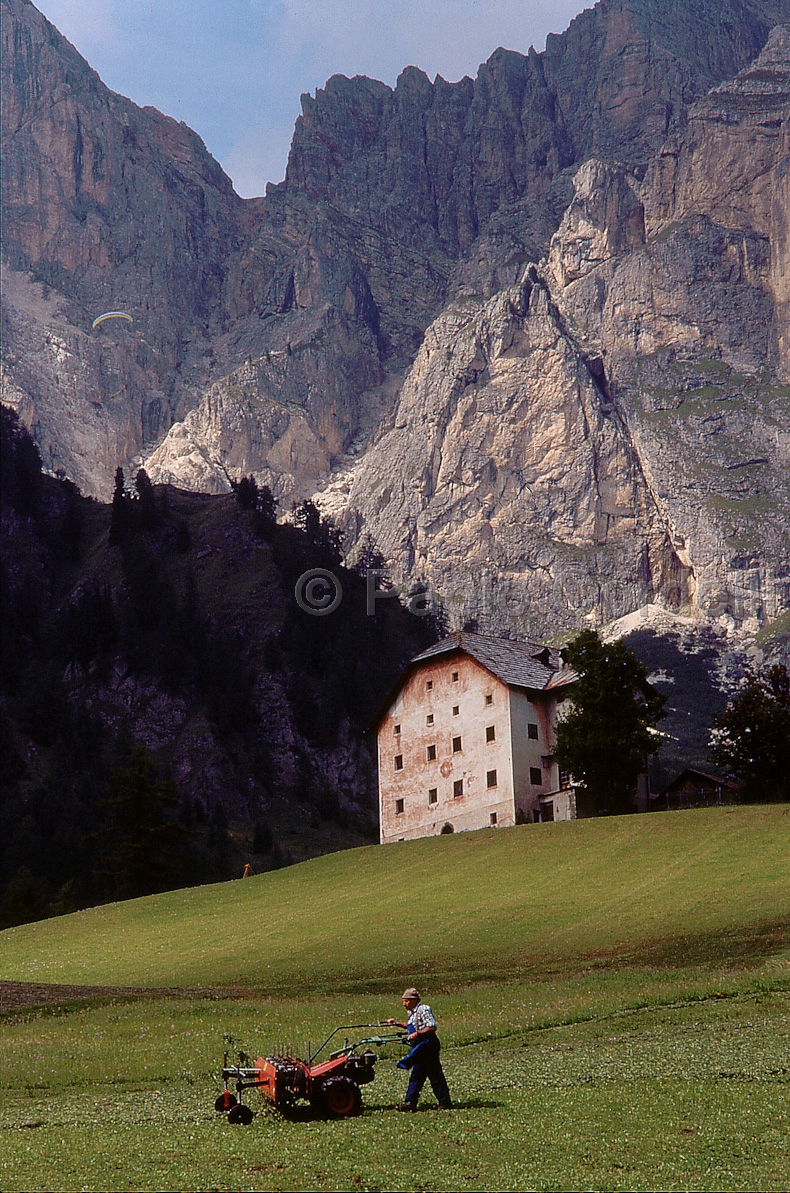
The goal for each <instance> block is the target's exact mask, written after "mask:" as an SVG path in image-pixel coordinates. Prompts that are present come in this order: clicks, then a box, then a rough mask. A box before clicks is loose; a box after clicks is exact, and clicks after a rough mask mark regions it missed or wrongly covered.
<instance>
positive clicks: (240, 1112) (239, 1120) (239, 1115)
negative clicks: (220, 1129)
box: [228, 1105, 254, 1127]
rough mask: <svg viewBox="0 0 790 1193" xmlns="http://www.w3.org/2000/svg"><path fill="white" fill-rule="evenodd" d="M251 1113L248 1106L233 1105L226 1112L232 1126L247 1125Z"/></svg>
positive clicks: (251, 1117) (250, 1119) (250, 1118)
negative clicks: (228, 1111)
mask: <svg viewBox="0 0 790 1193" xmlns="http://www.w3.org/2000/svg"><path fill="white" fill-rule="evenodd" d="M253 1117H254V1116H253V1113H252V1111H251V1110H250V1108H249V1106H240V1105H239V1106H234V1107H233V1108H232V1109H231V1111H230V1113H229V1114H228V1122H229V1123H232V1124H233V1126H234V1127H249V1125H250V1123H251V1122H252V1120H253Z"/></svg>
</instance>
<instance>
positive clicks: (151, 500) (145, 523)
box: [134, 468, 159, 530]
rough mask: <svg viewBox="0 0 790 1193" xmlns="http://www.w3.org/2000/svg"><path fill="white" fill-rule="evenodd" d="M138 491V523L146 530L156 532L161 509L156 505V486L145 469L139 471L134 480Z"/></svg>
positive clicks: (136, 512)
mask: <svg viewBox="0 0 790 1193" xmlns="http://www.w3.org/2000/svg"><path fill="white" fill-rule="evenodd" d="M134 487H135V489H136V490H137V501H138V507H137V509H136V510H135V514H136V521H137V524H138V525H139V526H142V528H143V529H144V530H154V529H155V528H156V527H157V526H158V525H159V508H158V506H157V503H156V494H155V493H154V486H153V485H152V484H151V481H150V479H149V476H148V473H147V472H146V471H145V469H144V468H140V469H138V472H137V476H136V477H135V478H134Z"/></svg>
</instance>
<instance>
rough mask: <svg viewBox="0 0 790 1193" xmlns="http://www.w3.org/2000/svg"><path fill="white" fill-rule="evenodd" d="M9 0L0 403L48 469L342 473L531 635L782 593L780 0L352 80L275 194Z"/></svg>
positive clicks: (502, 617)
mask: <svg viewBox="0 0 790 1193" xmlns="http://www.w3.org/2000/svg"><path fill="white" fill-rule="evenodd" d="M3 17H4V21H3V37H4V64H5V65H6V70H7V74H8V78H7V79H6V80H5V85H4V89H3V104H4V119H3V136H4V169H5V188H6V189H5V197H4V202H5V210H6V215H5V224H4V262H5V265H6V267H7V270H8V272H7V274H6V278H7V280H6V281H5V284H4V288H3V335H4V346H5V361H4V372H3V398H4V400H5V401H8V402H10V404H12V405H14V406H15V407H16V408H17V409H18V410H19V411H20V413H21V415H22V417H23V419H24V421H25V422H26V423H27V424H28V425H29V426H30V427H31V429H32V431H33V433H34V435H35V437H36V439H37V442H38V443H39V446H40V449H41V451H42V455H43V458H44V460H45V463H46V464H47V466H48V467H50V468H51V469H52V470H53V471H54V470H56V469H57V468H63V469H65V471H66V472H67V473H68V475H70V476H71V477H72V478H73V479H75V480H76V481H77V482H78V483H79V484H80V485H81V487H82V488H83V489H84V490H85V491H86V492H89V493H93V494H97V495H100V496H105V497H106V496H108V494H109V491H110V487H111V484H112V476H113V472H114V469H115V467H116V466H117V465H118V464H127V463H128V464H134V463H139V462H141V461H144V462H145V465H146V468H147V469H148V470H149V472H150V474H151V476H152V479H153V480H155V481H167V482H170V483H173V484H176V485H180V486H182V487H185V488H191V489H196V490H202V491H206V490H208V491H212V492H220V491H223V490H226V489H227V488H228V487H229V485H230V481H231V480H232V479H235V478H237V477H239V476H241V475H244V474H253V475H255V476H256V478H257V479H258V480H259V482H262V483H266V484H268V485H270V487H271V488H272V489H273V491H274V492H275V494H276V495H277V496H278V497H279V498H280V500H281V502H282V504H283V505H284V506H287V505H288V503H289V502H290V501H291V500H295V499H300V498H302V497H306V496H310V495H313V494H316V495H317V496H316V499H317V500H318V501H319V502H320V503H321V504H322V505H323V506H324V508H325V509H327V510H330V511H331V512H333V513H334V514H335V515H336V516H337V517H338V518H340V519H341V520H342V522H343V525H344V527H345V528H346V530H347V532H348V542H349V545H351V546H352V547H353V546H354V544H355V542H356V541H357V540H358V538H359V537H360V536H361V535H362V534H363V533H364V532H369V533H370V534H371V535H372V537H373V538H374V539H375V540H376V541H377V543H378V545H379V547H380V548H381V549H382V550H383V551H384V552H385V553H386V554H387V555H388V556H389V558H390V559H391V561H392V565H393V569H394V571H395V572H396V573H397V575H398V577H399V578H400V579H402V580H404V581H414V580H418V579H421V580H427V581H430V582H432V583H433V584H434V585H435V586H436V588H437V591H439V593H440V595H442V596H443V597H444V598H445V600H446V601H447V602H448V607H449V609H450V612H451V619H452V620H455V621H459V622H460V621H461V620H463V619H466V618H468V617H477V618H478V620H480V621H481V624H486V625H488V626H490V627H491V628H500V629H508V630H510V631H511V632H526V630H527V628H528V627H529V632H531V633H534V634H536V635H538V636H541V635H543V634H544V633H545V632H546V625H547V624H549V625H552V626H556V627H557V628H558V629H560V628H571V627H573V626H576V625H579V624H581V623H582V622H583V621H584V619H585V618H587V619H588V621H593V620H596V619H597V620H601V619H603V620H607V619H609V618H614V617H618V616H621V615H623V614H626V613H628V612H629V611H631V610H633V609H635V608H639V607H641V606H644V605H649V604H651V603H653V604H656V603H657V604H663V605H666V606H667V607H668V608H672V609H677V608H682V609H684V610H685V611H687V612H688V611H690V615H691V614H693V615H694V616H701V617H702V616H706V615H708V614H709V615H711V616H713V617H716V618H718V619H719V621H720V622H721V623H722V626H724V625H725V624H730V623H732V624H733V625H747V624H748V625H751V624H752V623H753V624H754V626H755V627H756V626H758V625H759V624H760V623H761V622H763V621H766V620H770V619H771V618H772V617H774V616H775V615H777V614H780V613H781V612H782V610H784V609H786V608H787V607H788V605H789V604H790V574H788V563H787V561H788V559H790V549H788V544H787V532H786V527H787V524H788V518H789V517H790V509H789V508H788V491H787V479H786V478H787V475H788V467H787V466H788V462H790V461H788V436H789V435H790V426H789V425H788V418H789V416H788V405H789V403H788V398H789V397H790V390H788V387H787V382H788V379H789V376H790V357H789V356H788V353H790V323H789V322H788V321H789V320H790V278H789V277H788V272H789V271H790V244H788V239H789V236H790V234H789V232H788V219H789V218H790V217H789V215H788V213H789V212H790V193H789V192H790V187H789V185H788V169H789V167H788V117H787V112H788V94H789V91H790V84H789V83H788V79H789V78H790V75H789V73H788V57H789V55H788V43H789V42H790V34H789V33H788V24H789V23H790V4H789V3H788V0H720V2H718V3H716V4H713V3H711V2H710V0H600V2H599V3H598V4H596V5H595V7H594V8H592V9H590V10H587V11H585V12H583V13H582V14H581V15H580V16H579V17H577V18H576V19H575V20H574V21H573V22H572V23H571V25H570V27H569V29H568V30H567V31H566V33H564V34H562V35H561V36H556V37H555V36H551V37H550V38H549V39H548V42H547V46H546V50H545V51H544V52H543V53H541V54H537V53H535V52H534V51H530V53H529V54H527V55H522V54H517V53H514V52H511V51H506V50H502V49H500V50H497V51H496V52H495V53H494V54H493V55H492V56H491V58H490V59H489V60H488V61H487V62H486V63H485V64H484V65H483V66H481V68H480V70H479V72H478V74H477V77H476V78H475V79H474V80H472V79H463V80H461V81H460V82H459V83H454V84H450V83H447V82H445V81H444V80H443V79H441V78H437V79H436V80H434V81H433V82H431V81H430V80H429V79H428V78H427V77H426V76H425V75H424V74H423V73H422V72H421V71H419V70H417V69H415V68H411V67H410V68H408V69H406V70H405V71H404V72H403V74H402V75H401V76H400V78H399V80H398V82H397V85H396V86H395V87H394V88H390V87H387V86H385V85H384V84H382V83H377V82H375V81H373V80H370V79H364V78H355V79H344V78H342V77H340V76H335V77H334V78H332V79H330V80H329V82H328V83H327V85H326V87H325V88H323V89H321V90H319V91H318V92H317V93H316V95H315V97H310V96H306V97H303V102H302V115H301V116H300V117H299V119H298V121H297V124H296V129H295V133H294V140H293V144H292V149H291V154H290V158H289V163H288V170H287V175H286V179H285V181H284V183H282V184H280V185H278V186H274V187H269V188H268V191H267V195H266V197H265V198H261V199H255V200H241V199H239V198H238V196H236V195H235V194H234V192H233V189H232V187H231V184H230V182H229V180H228V179H227V178H226V177H225V175H224V174H223V173H222V171H221V169H220V168H219V167H218V165H217V164H216V163H215V162H214V161H213V160H212V159H211V157H210V156H209V155H208V154H207V152H206V150H205V147H204V146H203V145H202V142H201V141H200V139H199V138H198V137H197V136H196V134H194V133H193V132H191V130H189V129H188V128H186V126H184V125H179V124H177V123H176V122H174V121H172V120H169V119H168V118H167V117H165V116H162V115H161V114H160V113H158V112H156V111H154V110H153V109H139V108H137V107H136V106H135V105H133V104H131V103H130V102H129V101H128V100H125V99H123V98H122V97H121V96H117V95H114V94H113V93H112V92H110V91H108V90H107V88H105V87H104V86H103V84H102V83H101V81H100V80H99V79H98V77H97V76H96V74H95V73H94V72H93V71H92V70H91V69H90V67H89V66H88V65H87V64H86V63H85V62H84V61H83V60H82V59H81V58H80V57H79V55H78V54H77V53H76V51H75V50H74V49H73V47H71V46H70V45H69V44H68V42H66V41H65V39H63V38H62V37H61V36H60V35H59V34H58V33H57V31H56V30H55V29H54V28H53V27H52V26H51V25H50V24H49V23H48V22H47V21H46V20H45V19H44V18H43V17H42V16H41V14H39V13H38V12H37V10H36V9H35V8H34V7H33V5H32V4H30V3H29V0H3ZM772 30H773V31H772ZM114 307H115V308H117V307H120V308H121V309H125V310H128V311H129V313H130V314H131V315H132V316H133V318H134V323H133V324H132V325H131V327H130V326H129V325H127V324H119V323H107V324H104V325H102V326H101V327H100V328H99V329H97V331H95V332H94V331H92V330H91V322H92V320H93V318H94V317H95V316H96V314H98V313H99V312H100V311H102V310H105V309H108V308H114Z"/></svg>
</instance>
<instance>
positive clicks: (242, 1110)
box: [214, 1023, 406, 1126]
mask: <svg viewBox="0 0 790 1193" xmlns="http://www.w3.org/2000/svg"><path fill="white" fill-rule="evenodd" d="M386 1026H388V1025H387V1024H385V1023H355V1024H351V1025H349V1026H348V1027H336V1028H335V1029H334V1031H332V1032H330V1033H329V1035H328V1036H327V1038H326V1039H325V1040H324V1042H323V1044H321V1045H320V1046H319V1047H318V1048H317V1049H316V1050H315V1052H312V1051H311V1049H310V1045H309V1044H308V1045H307V1060H300V1059H299V1057H297V1056H292V1055H291V1054H290V1051H291V1050H290V1049H289V1048H283V1049H282V1055H279V1056H259V1057H258V1059H257V1060H256V1061H255V1062H254V1063H253V1064H251V1065H250V1064H249V1063H248V1062H249V1059H250V1058H249V1057H248V1056H247V1055H246V1054H245V1053H244V1052H240V1053H239V1054H238V1064H235V1065H233V1064H229V1063H228V1057H229V1055H230V1053H229V1052H226V1053H225V1060H224V1064H223V1066H222V1082H223V1086H224V1089H223V1091H222V1093H221V1094H220V1095H219V1097H218V1098H217V1100H216V1102H215V1103H214V1109H215V1110H216V1111H217V1113H218V1114H227V1116H228V1122H229V1123H236V1124H240V1125H242V1126H248V1125H249V1124H250V1123H251V1122H252V1119H253V1113H252V1110H250V1108H249V1106H245V1105H244V1104H243V1101H242V1099H243V1096H244V1091H245V1090H248V1089H257V1090H258V1092H259V1093H260V1094H261V1096H262V1097H264V1098H267V1099H268V1100H269V1101H270V1102H273V1103H274V1105H275V1106H278V1107H279V1108H280V1110H282V1111H285V1112H286V1113H287V1111H288V1110H289V1109H291V1108H292V1107H293V1106H295V1104H296V1103H297V1102H298V1101H305V1102H309V1104H310V1105H311V1106H312V1108H313V1110H314V1111H315V1112H316V1113H317V1114H320V1115H322V1116H325V1117H327V1118H347V1117H349V1116H350V1115H352V1114H359V1112H360V1110H361V1108H362V1094H361V1093H360V1086H362V1085H367V1084H368V1083H369V1082H371V1081H372V1080H373V1078H374V1077H375V1076H376V1072H375V1068H374V1066H375V1064H376V1061H377V1060H378V1056H377V1054H376V1053H375V1052H373V1050H372V1049H373V1047H377V1048H381V1047H383V1046H384V1044H387V1043H390V1042H392V1041H396V1040H397V1041H402V1040H404V1039H405V1038H406V1037H405V1033H404V1032H402V1031H399V1032H397V1033H392V1032H390V1033H388V1034H386V1035H381V1034H380V1035H375V1036H367V1037H366V1038H365V1039H361V1040H360V1039H358V1040H356V1041H355V1042H354V1043H353V1044H352V1043H349V1037H348V1036H346V1038H345V1041H344V1043H343V1047H342V1048H338V1049H336V1050H335V1051H334V1052H331V1053H330V1054H329V1056H328V1058H327V1059H326V1060H323V1061H321V1062H320V1063H319V1062H318V1056H319V1053H321V1052H323V1050H324V1049H325V1048H326V1046H327V1044H329V1042H330V1040H332V1039H334V1037H335V1036H337V1035H338V1034H339V1033H340V1032H357V1031H360V1030H362V1029H363V1028H370V1027H386ZM228 1042H229V1043H232V1041H231V1040H229V1041H228ZM230 1085H233V1087H234V1089H235V1090H236V1093H235V1094H233V1093H231V1091H230V1088H229V1086H230Z"/></svg>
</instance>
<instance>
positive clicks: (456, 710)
mask: <svg viewBox="0 0 790 1193" xmlns="http://www.w3.org/2000/svg"><path fill="white" fill-rule="evenodd" d="M460 711H461V705H460V704H454V705H453V716H454V717H457V716H458V714H459V712H460Z"/></svg>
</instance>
